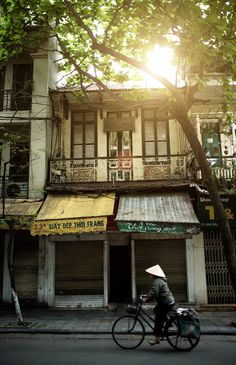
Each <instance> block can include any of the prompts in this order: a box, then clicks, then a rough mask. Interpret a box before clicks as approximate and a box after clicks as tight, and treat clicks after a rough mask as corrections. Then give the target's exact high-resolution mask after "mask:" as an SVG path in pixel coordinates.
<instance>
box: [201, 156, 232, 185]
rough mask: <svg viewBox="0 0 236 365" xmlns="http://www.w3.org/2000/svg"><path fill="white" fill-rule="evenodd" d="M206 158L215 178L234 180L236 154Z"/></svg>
mask: <svg viewBox="0 0 236 365" xmlns="http://www.w3.org/2000/svg"><path fill="white" fill-rule="evenodd" d="M207 160H208V162H209V164H210V165H211V168H212V171H213V174H214V176H215V177H216V178H217V179H219V180H232V181H233V180H234V181H235V182H236V156H224V157H212V158H208V159H207Z"/></svg>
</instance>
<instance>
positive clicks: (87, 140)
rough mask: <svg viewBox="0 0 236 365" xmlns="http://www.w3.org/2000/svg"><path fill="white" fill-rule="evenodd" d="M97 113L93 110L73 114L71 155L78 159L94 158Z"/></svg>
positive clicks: (95, 152) (95, 153)
mask: <svg viewBox="0 0 236 365" xmlns="http://www.w3.org/2000/svg"><path fill="white" fill-rule="evenodd" d="M96 134H97V115H96V113H95V112H77V113H74V114H73V124H72V151H71V152H72V156H73V158H79V159H87V158H88V159H90V158H95V157H96V155H97V140H96Z"/></svg>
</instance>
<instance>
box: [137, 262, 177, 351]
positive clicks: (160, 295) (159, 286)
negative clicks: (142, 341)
mask: <svg viewBox="0 0 236 365" xmlns="http://www.w3.org/2000/svg"><path fill="white" fill-rule="evenodd" d="M145 271H146V272H147V273H148V274H150V275H151V276H152V277H153V279H154V280H153V284H152V287H151V289H150V290H149V292H148V293H147V294H146V295H145V294H144V295H142V296H141V299H142V301H143V302H144V303H147V302H150V301H151V300H153V299H154V300H156V302H157V305H156V306H155V308H154V310H153V311H154V314H155V325H154V330H153V335H154V337H153V339H151V340H149V344H150V345H156V344H159V343H160V337H161V332H162V327H163V324H164V322H165V320H166V316H167V313H168V312H169V311H170V310H171V309H172V308H173V306H174V305H175V299H174V296H173V294H172V293H171V291H170V289H169V287H168V284H167V279H166V276H165V274H164V272H163V270H162V268H161V267H160V265H155V266H152V267H149V268H148V269H146V270H145Z"/></svg>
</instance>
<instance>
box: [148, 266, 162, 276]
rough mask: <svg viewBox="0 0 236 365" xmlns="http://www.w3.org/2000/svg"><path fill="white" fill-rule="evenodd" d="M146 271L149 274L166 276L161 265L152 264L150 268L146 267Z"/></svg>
mask: <svg viewBox="0 0 236 365" xmlns="http://www.w3.org/2000/svg"><path fill="white" fill-rule="evenodd" d="M145 271H146V272H147V273H148V274H151V275H155V276H160V277H161V278H165V274H164V271H163V270H162V268H161V267H160V265H154V266H151V267H149V268H148V269H146V270H145Z"/></svg>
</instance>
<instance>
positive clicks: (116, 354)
mask: <svg viewBox="0 0 236 365" xmlns="http://www.w3.org/2000/svg"><path fill="white" fill-rule="evenodd" d="M0 356H1V358H0V363H1V365H15V364H18V365H26V364H27V365H29V364H34V365H44V364H45V365H50V364H53V365H55V364H57V365H60V364H63V365H71V364H81V365H97V364H98V365H111V364H112V365H116V364H117V365H118V364H119V365H123V364H124V365H126V364H135V365H139V364H140V365H141V364H142V365H143V364H145V363H148V364H149V365H157V364H158V365H173V364H175V365H190V364H191V365H195V364H196V365H199V363H203V364H207V365H222V364H227V365H233V364H235V361H236V337H235V336H202V338H201V341H200V343H199V345H198V347H197V348H196V349H194V350H192V351H191V352H187V353H182V352H176V351H175V350H173V349H172V348H171V347H170V346H169V345H168V343H167V342H166V341H165V342H164V343H161V345H159V346H150V345H149V344H148V343H147V341H146V340H145V342H144V343H143V344H142V345H141V346H140V348H138V349H136V350H121V349H119V348H118V347H117V346H116V345H115V344H114V343H113V341H112V339H111V337H110V336H109V335H103V337H101V335H100V336H99V337H98V336H96V335H90V336H85V335H83V336H79V335H67V336H65V335H36V334H34V335H32V334H1V335H0Z"/></svg>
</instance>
